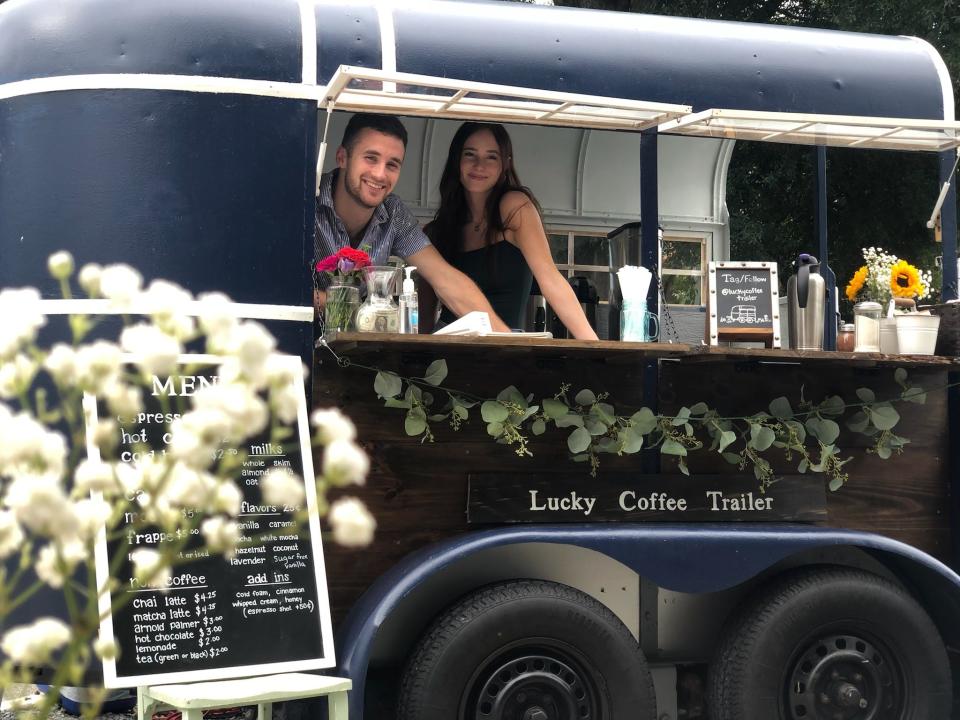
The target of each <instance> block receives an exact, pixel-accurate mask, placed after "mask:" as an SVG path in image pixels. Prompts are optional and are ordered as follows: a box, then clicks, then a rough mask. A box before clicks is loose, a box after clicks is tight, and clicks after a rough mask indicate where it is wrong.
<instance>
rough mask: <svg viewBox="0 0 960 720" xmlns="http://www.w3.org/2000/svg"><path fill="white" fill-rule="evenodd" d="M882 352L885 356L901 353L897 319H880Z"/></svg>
mask: <svg viewBox="0 0 960 720" xmlns="http://www.w3.org/2000/svg"><path fill="white" fill-rule="evenodd" d="M880 352H882V353H884V354H885V355H896V354H897V353H898V352H900V349H899V347H898V346H897V319H896V317H892V318H888V317H882V318H880Z"/></svg>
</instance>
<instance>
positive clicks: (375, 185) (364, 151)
mask: <svg viewBox="0 0 960 720" xmlns="http://www.w3.org/2000/svg"><path fill="white" fill-rule="evenodd" d="M403 155H404V147H403V142H402V141H401V140H400V138H396V137H394V136H393V135H387V134H385V133H382V132H379V131H377V130H372V129H370V128H367V129H365V130H362V131H361V132H360V134H359V135H357V137H356V139H355V140H354V142H353V147H351V148H350V149H347V148H344V147H341V148H339V149H338V150H337V166H338V167H339V168H340V170H341V172H342V173H343V175H344V177H343V180H344V188H345V189H346V191H347V195H349V196H350V198H351V199H352V200H353V201H354V202H356V203H357V204H358V205H361V206H363V207H365V208H367V209H369V210H372V209H374V208H376V207H377V205H379V204H380V203H382V202H383V201H384V200H385V199H386V197H387V195H389V194H390V193H391V192H392V191H393V188H394V186H395V185H396V184H397V180H398V179H399V178H400V167H401V165H403Z"/></svg>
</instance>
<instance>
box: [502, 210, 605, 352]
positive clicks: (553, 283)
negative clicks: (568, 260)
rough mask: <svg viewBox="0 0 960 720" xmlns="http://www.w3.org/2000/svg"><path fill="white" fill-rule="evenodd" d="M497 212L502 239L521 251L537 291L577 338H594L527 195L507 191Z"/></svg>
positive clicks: (538, 215)
mask: <svg viewBox="0 0 960 720" xmlns="http://www.w3.org/2000/svg"><path fill="white" fill-rule="evenodd" d="M500 216H501V217H502V218H504V224H505V225H506V234H505V236H506V239H507V241H509V242H512V243H513V244H514V245H516V246H517V247H518V248H520V252H522V253H523V258H524V260H526V261H527V265H528V266H530V272H532V273H533V277H535V278H536V280H537V285H539V286H540V293H541V294H542V295H543V297H544V298H545V299H546V301H547V302H548V303H549V304H550V307H552V308H553V311H554V312H555V313H556V314H557V316H558V317H559V318H560V320H561V321H562V322H563V324H564V325H565V326H566V328H567V330H569V331H570V333H571V334H572V335H573V336H574V337H575V338H576V339H577V340H596V339H597V333H596V332H595V331H594V329H593V328H592V327H590V323H589V322H588V321H587V316H586V315H584V314H583V308H581V307H580V302H579V301H578V300H577V296H576V294H575V293H574V292H573V288H572V287H570V283H568V282H567V280H566V278H564V277H563V275H561V274H560V272H559V271H558V270H557V266H556V265H554V264H553V257H552V256H551V255H550V245H549V243H548V242H547V235H546V233H545V232H544V229H543V223H542V222H541V221H540V213H538V212H537V210H536V208H535V207H534V206H533V203H531V202H530V198H528V197H527V196H526V195H524V194H523V193H522V192H509V193H507V194H506V195H504V196H503V199H502V200H501V201H500Z"/></svg>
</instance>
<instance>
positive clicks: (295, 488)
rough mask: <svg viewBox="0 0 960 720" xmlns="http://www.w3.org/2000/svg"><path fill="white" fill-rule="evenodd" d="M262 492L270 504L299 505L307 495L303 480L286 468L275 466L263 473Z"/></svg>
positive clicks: (261, 480) (264, 498) (261, 477)
mask: <svg viewBox="0 0 960 720" xmlns="http://www.w3.org/2000/svg"><path fill="white" fill-rule="evenodd" d="M260 492H261V493H262V495H263V501H264V502H265V503H267V504H268V505H278V506H282V505H284V504H289V505H299V504H301V503H302V502H303V500H304V498H305V497H306V495H305V491H304V485H303V480H301V479H300V478H298V477H297V476H296V475H294V474H293V473H292V472H290V471H289V470H287V469H286V468H273V469H271V470H269V471H268V472H266V473H265V474H264V475H261V476H260Z"/></svg>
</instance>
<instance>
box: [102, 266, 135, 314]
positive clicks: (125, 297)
mask: <svg viewBox="0 0 960 720" xmlns="http://www.w3.org/2000/svg"><path fill="white" fill-rule="evenodd" d="M142 285H143V276H142V275H140V273H138V272H137V271H136V270H134V269H133V268H132V267H130V266H129V265H122V264H117V265H107V266H106V267H105V268H103V270H102V271H101V272H100V294H101V295H103V297H105V298H107V299H108V300H110V301H111V305H113V307H115V308H118V309H121V310H122V309H126V308H129V307H130V306H131V304H132V303H133V301H134V299H135V298H136V297H137V296H138V295H139V294H140V288H141V286H142Z"/></svg>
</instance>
